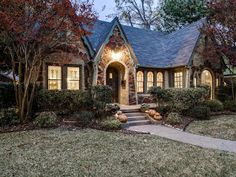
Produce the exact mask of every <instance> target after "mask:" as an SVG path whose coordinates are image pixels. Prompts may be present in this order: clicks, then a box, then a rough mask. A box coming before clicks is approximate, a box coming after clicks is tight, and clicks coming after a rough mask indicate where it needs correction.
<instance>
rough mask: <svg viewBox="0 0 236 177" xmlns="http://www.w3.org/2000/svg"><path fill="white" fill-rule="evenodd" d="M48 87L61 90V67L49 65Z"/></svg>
mask: <svg viewBox="0 0 236 177" xmlns="http://www.w3.org/2000/svg"><path fill="white" fill-rule="evenodd" d="M48 89H49V90H60V89H61V67H60V66H48Z"/></svg>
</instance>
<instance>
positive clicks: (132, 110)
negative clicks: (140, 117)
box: [121, 109, 140, 113]
mask: <svg viewBox="0 0 236 177" xmlns="http://www.w3.org/2000/svg"><path fill="white" fill-rule="evenodd" d="M121 111H122V112H123V113H133V112H140V109H121Z"/></svg>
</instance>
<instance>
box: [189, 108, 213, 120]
mask: <svg viewBox="0 0 236 177" xmlns="http://www.w3.org/2000/svg"><path fill="white" fill-rule="evenodd" d="M189 115H190V116H191V117H193V118H196V119H200V120H209V119H210V108H208V107H206V106H196V107H194V108H193V109H191V110H190V112H189Z"/></svg>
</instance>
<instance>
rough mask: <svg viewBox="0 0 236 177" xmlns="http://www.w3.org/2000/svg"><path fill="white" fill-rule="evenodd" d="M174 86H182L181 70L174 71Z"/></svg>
mask: <svg viewBox="0 0 236 177" xmlns="http://www.w3.org/2000/svg"><path fill="white" fill-rule="evenodd" d="M174 79H175V80H174V81H175V88H183V72H176V73H175V78H174Z"/></svg>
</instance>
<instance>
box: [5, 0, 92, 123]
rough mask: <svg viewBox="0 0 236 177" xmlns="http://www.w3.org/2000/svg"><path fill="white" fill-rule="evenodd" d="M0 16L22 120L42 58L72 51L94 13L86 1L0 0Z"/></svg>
mask: <svg viewBox="0 0 236 177" xmlns="http://www.w3.org/2000/svg"><path fill="white" fill-rule="evenodd" d="M0 19H1V21H0V39H2V42H1V47H2V48H4V52H5V53H6V54H7V55H9V59H10V62H11V70H12V72H13V76H14V82H13V83H14V88H15V95H16V102H17V108H18V110H19V111H18V113H19V117H20V119H21V121H22V122H25V121H27V118H28V117H29V116H30V114H31V107H32V102H33V98H34V94H35V88H36V82H37V80H38V77H39V73H40V70H41V66H42V63H43V61H44V60H45V59H46V58H47V57H48V56H49V55H50V54H52V53H54V52H58V51H64V50H66V51H68V50H70V51H75V50H76V48H77V47H76V41H77V40H78V39H80V38H81V37H82V36H84V35H87V34H88V33H89V32H88V31H89V30H85V29H84V28H82V27H81V26H87V27H86V29H89V28H91V27H92V24H93V21H94V20H95V19H96V15H95V13H94V12H93V11H92V4H91V3H89V2H84V3H80V4H77V3H75V2H74V3H72V2H71V1H70V0H60V1H58V0H37V1H36V0H1V1H0ZM62 60H63V61H64V60H65V59H62ZM16 76H18V78H19V80H18V81H17V80H16Z"/></svg>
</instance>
